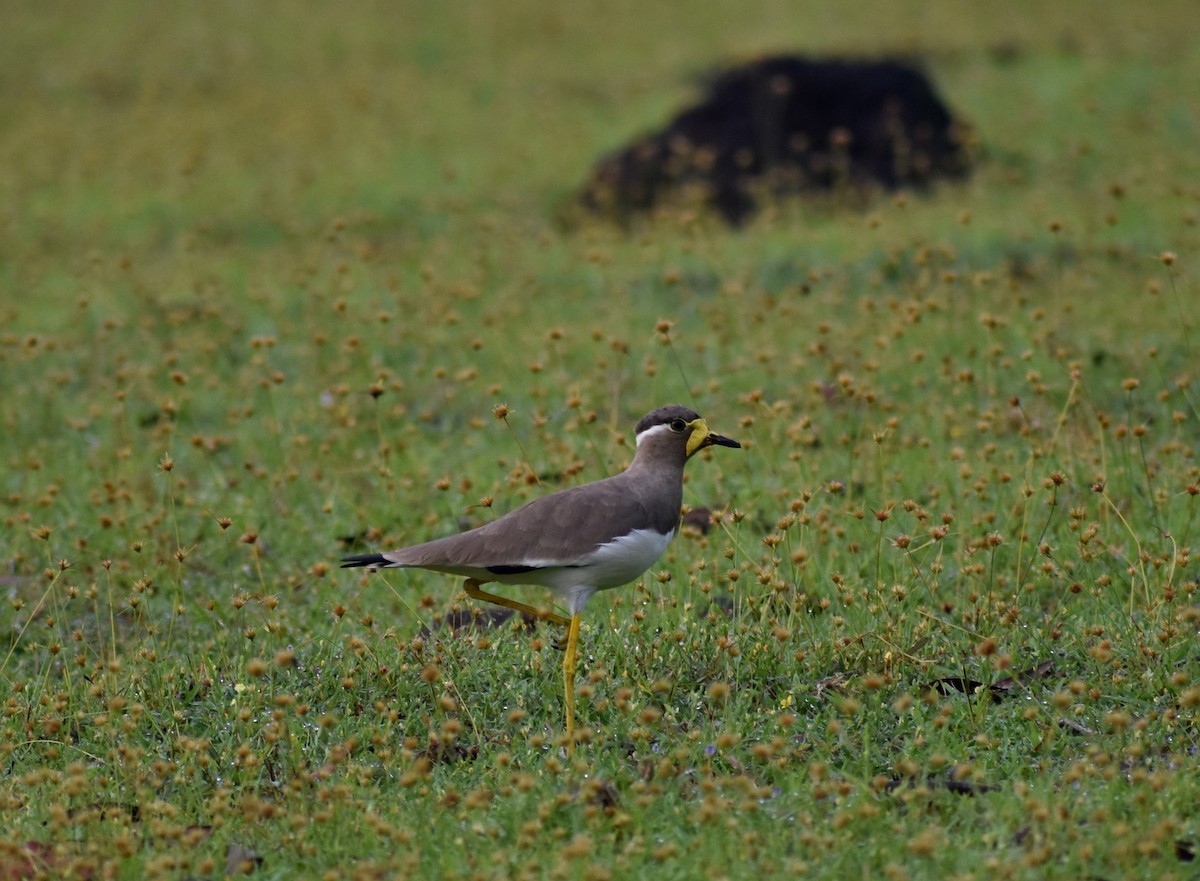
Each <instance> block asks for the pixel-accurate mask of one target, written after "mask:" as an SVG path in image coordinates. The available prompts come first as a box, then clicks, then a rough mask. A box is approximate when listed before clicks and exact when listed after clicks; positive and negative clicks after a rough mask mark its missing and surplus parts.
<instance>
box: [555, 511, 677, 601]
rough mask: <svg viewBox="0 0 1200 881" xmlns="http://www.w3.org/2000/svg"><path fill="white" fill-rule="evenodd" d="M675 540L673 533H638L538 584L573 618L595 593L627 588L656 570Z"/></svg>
mask: <svg viewBox="0 0 1200 881" xmlns="http://www.w3.org/2000/svg"><path fill="white" fill-rule="evenodd" d="M674 536H675V530H673V529H672V530H671V531H670V532H668V533H667V534H666V535H663V534H662V533H661V532H655V531H654V530H653V529H635V530H634V531H633V532H631V533H629V534H628V535H623V536H621V537H620V538H617V539H613V540H612V541H610V542H608V543H607V544H602V545H600V547H598V548H596V550H594V551H592V552H591V553H590V554H588V555H587V556H586V557H584V558H583V559H581V560H580V561H579V562H578V563H577V564H575V565H573V566H565V567H563V568H561V569H559V568H556V569H547V570H545V571H544V576H545V579H544V580H540V581H539V583H541V584H545V585H546V586H547V587H549V588H550V589H551V590H553V591H554V592H555V594H557V595H558V596H559V598H560V599H562V600H563V602H565V603H566V605H567V608H569V609H570V610H571V614H578V613H579V612H582V611H583V607H584V606H585V605H586V604H587V601H588V599H589V598H590V597H591V595H592V594H594V593H595V592H596V591H598V590H608V589H609V588H612V587H620V586H621V585H622V584H628V583H629V582H631V581H633V580H635V579H636V578H637V577H638V576H640V575H641V574H642V573H643V572H645V571H646V570H647V569H649V568H650V567H651V566H653V565H654V563H655V562H656V561H657V560H658V558H659V557H661V556H662V554H663V551H665V550H666V549H667V545H668V544H670V542H671V539H672V538H673V537H674Z"/></svg>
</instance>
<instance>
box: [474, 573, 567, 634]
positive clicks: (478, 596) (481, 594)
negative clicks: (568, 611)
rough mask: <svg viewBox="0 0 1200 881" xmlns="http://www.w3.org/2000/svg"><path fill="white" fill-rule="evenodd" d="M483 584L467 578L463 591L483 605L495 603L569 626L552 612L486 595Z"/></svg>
mask: <svg viewBox="0 0 1200 881" xmlns="http://www.w3.org/2000/svg"><path fill="white" fill-rule="evenodd" d="M482 583H483V582H481V581H476V580H475V579H474V578H468V579H467V583H466V584H464V585H463V590H465V591H466V592H467V596H469V597H470V598H471V599H473V600H483V601H484V602H485V603H495V604H496V605H497V606H504V607H505V608H506V609H513V610H515V611H517V612H524V613H525V614H527V615H532V616H533V617H535V618H545V619H546V620H547V621H553V622H554V623H555V624H561V625H562V626H563V627H568V626H570V624H571V620H570V619H569V618H564V617H563V616H562V615H556V614H555V613H554V612H547V611H544V610H542V609H535V608H534V607H533V606H529V605H526V604H525V603H519V602H517V601H516V600H510V599H509V598H508V597H501V596H496V594H494V593H488V592H487V591H486V590H482V589H481V588H480V585H481V584H482Z"/></svg>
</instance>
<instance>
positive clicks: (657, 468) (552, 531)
mask: <svg viewBox="0 0 1200 881" xmlns="http://www.w3.org/2000/svg"><path fill="white" fill-rule="evenodd" d="M636 435H637V451H636V452H635V453H634V457H633V462H631V463H630V465H629V467H628V468H626V469H625V470H624V471H623V472H621V473H620V474H617V475H615V476H614V477H609V478H606V479H604V480H597V481H595V482H594V483H587V484H584V485H583V486H576V487H572V488H571V489H565V490H562V491H560V492H556V493H551V494H550V495H548V496H542V497H541V498H538V499H534V500H533V501H532V502H529V503H528V504H526V505H524V506H523V507H520V508H518V509H517V510H515V511H512V512H511V513H509V514H506V515H504V516H503V517H501V518H499V519H498V520H494V521H492V522H491V523H488V524H487V525H485V526H480V527H478V528H477V529H472V530H470V531H468V532H463V533H460V534H458V535H451V536H447V537H445V538H439V539H435V540H433V541H428V542H425V543H424V544H419V545H413V546H412V547H407V548H400V549H399V550H395V551H388V552H387V553H385V554H361V555H359V556H355V557H346V558H345V559H344V560H343V561H342V566H343V567H354V566H369V567H372V568H377V569H385V568H401V569H404V568H418V569H432V570H434V571H436V572H446V573H449V574H451V575H462V576H465V577H466V579H467V581H466V585H465V589H466V592H467V596H470V597H473V598H474V599H477V600H486V601H487V602H490V603H496V604H497V605H501V606H506V607H508V608H510V609H515V610H517V611H518V612H525V613H528V614H532V615H538V614H539V612H538V610H536V609H535V608H533V607H532V606H530V605H527V604H526V603H521V602H517V601H516V600H512V599H508V598H507V597H501V596H496V595H495V594H492V593H488V592H487V591H485V590H483V589H482V588H481V585H483V584H486V583H487V582H491V581H494V582H497V583H499V584H536V585H541V586H542V587H548V588H549V589H550V590H552V591H553V592H554V594H555V595H556V596H557V597H558V599H559V600H560V601H561V602H562V603H563V604H564V605H565V606H566V607H567V610H568V611H569V612H570V613H571V617H570V618H566V617H563V616H562V615H555V614H550V615H547V616H546V617H548V618H549V619H550V620H551V621H553V622H555V623H557V624H562V625H563V626H564V627H566V628H567V647H566V656H565V657H564V658H563V684H564V686H565V688H566V710H567V729H566V743H567V747H568V749H569V748H570V747H571V746H572V744H573V742H574V734H575V660H576V652H577V650H578V645H579V622H580V616H581V615H582V614H583V609H584V606H586V605H587V601H588V600H589V599H591V597H592V594H594V593H595V592H596V591H598V590H608V589H609V588H613V587H620V586H621V585H623V584H628V583H629V582H631V581H633V580H634V579H636V578H637V577H638V576H639V575H641V574H642V573H643V572H645V571H646V570H647V569H649V568H650V567H651V566H653V565H654V563H655V561H657V560H658V558H659V557H661V556H662V553H663V551H664V550H666V547H667V544H668V542H670V541H671V538H672V537H673V536H674V535H675V532H676V530H677V529H678V528H679V514H680V507H681V505H682V503H683V466H684V465H685V464H686V463H687V460H688V459H690V458H691V457H692V456H694V455H695V454H696V453H698V452H699V451H700V450H702V449H704V448H705V447H709V446H713V445H716V446H722V447H740V446H741V444H739V443H738V442H737V441H735V440H730V439H729V438H727V437H723V436H721V435H719V434H714V433H713V432H712V431H710V430H709V428H708V425H707V424H706V423H705V421H704V420H703V419H702V418H701V417H700V414H699V413H696V412H695V411H694V410H689V409H688V408H687V407H680V406H678V405H672V406H668V407H661V408H659V409H658V410H655V411H654V412H652V413H648V414H646V415H645V416H644V417H643V418H642V420H641V421H640V422H638V424H637V429H636ZM543 614H544V613H543Z"/></svg>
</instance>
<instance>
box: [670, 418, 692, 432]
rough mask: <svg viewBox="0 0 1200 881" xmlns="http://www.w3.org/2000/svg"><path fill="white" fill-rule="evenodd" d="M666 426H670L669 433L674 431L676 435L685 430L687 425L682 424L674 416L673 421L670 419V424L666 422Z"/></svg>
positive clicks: (680, 420) (681, 421)
mask: <svg viewBox="0 0 1200 881" xmlns="http://www.w3.org/2000/svg"><path fill="white" fill-rule="evenodd" d="M667 425H668V426H670V428H671V431H674V432H676V433H678V432H682V431H683V430H684V429H686V428H687V423H686V422H684V421H683V420H682V419H680V418H679V417H678V416H676V417H675V418H674V419H672V420H671V421H670V422H668V423H667Z"/></svg>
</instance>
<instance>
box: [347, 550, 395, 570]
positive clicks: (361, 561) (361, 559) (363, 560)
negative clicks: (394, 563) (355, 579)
mask: <svg viewBox="0 0 1200 881" xmlns="http://www.w3.org/2000/svg"><path fill="white" fill-rule="evenodd" d="M387 565H388V561H387V557H385V556H384V555H383V554H358V555H356V556H353V557H342V568H343V569H354V568H357V567H359V566H373V567H374V568H376V569H382V568H383V567H385V566H387Z"/></svg>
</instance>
